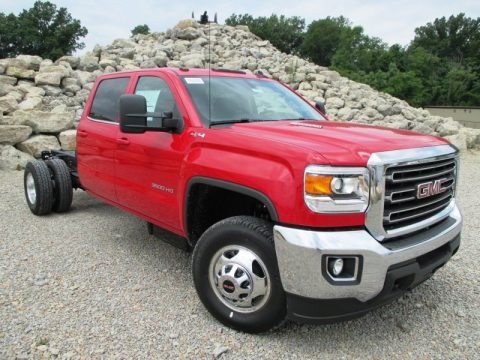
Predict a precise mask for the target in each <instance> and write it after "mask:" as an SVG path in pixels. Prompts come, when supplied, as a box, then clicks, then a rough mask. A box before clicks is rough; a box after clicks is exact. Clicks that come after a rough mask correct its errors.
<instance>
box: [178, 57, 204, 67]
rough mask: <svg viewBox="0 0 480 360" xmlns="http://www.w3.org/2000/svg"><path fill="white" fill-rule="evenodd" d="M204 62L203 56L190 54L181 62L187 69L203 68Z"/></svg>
mask: <svg viewBox="0 0 480 360" xmlns="http://www.w3.org/2000/svg"><path fill="white" fill-rule="evenodd" d="M203 60H204V56H203V54H188V55H185V56H182V57H181V58H180V61H181V62H182V63H183V65H184V66H185V67H187V68H201V67H203Z"/></svg>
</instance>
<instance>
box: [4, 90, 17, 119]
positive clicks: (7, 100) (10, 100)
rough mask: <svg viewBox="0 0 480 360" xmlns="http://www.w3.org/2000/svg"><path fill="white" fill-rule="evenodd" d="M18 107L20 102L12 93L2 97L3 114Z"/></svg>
mask: <svg viewBox="0 0 480 360" xmlns="http://www.w3.org/2000/svg"><path fill="white" fill-rule="evenodd" d="M17 108H18V102H17V100H16V99H15V98H14V97H13V96H11V95H10V94H9V95H5V96H2V97H0V112H1V113H2V114H5V113H7V114H8V113H11V112H13V111H15V110H17Z"/></svg>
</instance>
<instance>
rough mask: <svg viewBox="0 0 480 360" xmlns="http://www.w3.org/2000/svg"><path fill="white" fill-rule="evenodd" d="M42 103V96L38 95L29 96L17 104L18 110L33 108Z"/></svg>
mask: <svg viewBox="0 0 480 360" xmlns="http://www.w3.org/2000/svg"><path fill="white" fill-rule="evenodd" d="M41 105H42V98H41V97H39V96H29V97H27V98H26V99H25V100H23V101H22V102H21V103H20V104H18V109H19V110H34V109H38V108H39V107H40V106H41Z"/></svg>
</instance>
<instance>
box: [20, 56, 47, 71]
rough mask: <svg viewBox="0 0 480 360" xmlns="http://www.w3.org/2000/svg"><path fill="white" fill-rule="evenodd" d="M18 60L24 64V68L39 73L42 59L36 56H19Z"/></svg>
mask: <svg viewBox="0 0 480 360" xmlns="http://www.w3.org/2000/svg"><path fill="white" fill-rule="evenodd" d="M17 60H20V61H21V62H22V63H23V64H24V68H26V69H30V70H35V71H38V69H40V64H41V62H42V58H41V57H40V56H36V55H18V56H17Z"/></svg>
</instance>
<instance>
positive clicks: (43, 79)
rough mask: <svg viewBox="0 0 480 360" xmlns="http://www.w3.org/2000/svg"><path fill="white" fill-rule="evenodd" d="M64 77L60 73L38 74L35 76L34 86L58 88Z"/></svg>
mask: <svg viewBox="0 0 480 360" xmlns="http://www.w3.org/2000/svg"><path fill="white" fill-rule="evenodd" d="M63 77H64V75H63V73H60V72H45V73H38V74H37V75H36V76H35V84H36V85H39V86H40V85H50V86H60V83H61V81H62V78H63Z"/></svg>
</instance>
